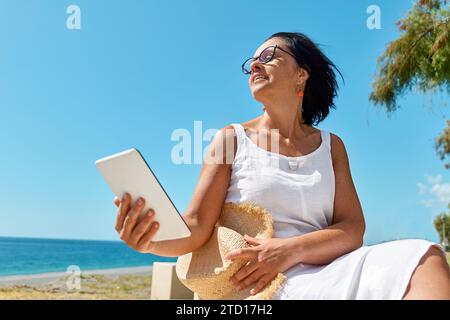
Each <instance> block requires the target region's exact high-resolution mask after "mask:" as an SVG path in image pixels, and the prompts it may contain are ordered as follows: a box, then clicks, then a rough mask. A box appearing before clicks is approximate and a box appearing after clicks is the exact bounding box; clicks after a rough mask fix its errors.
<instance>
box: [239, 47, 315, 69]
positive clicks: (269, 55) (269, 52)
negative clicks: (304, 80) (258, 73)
mask: <svg viewBox="0 0 450 320" xmlns="http://www.w3.org/2000/svg"><path fill="white" fill-rule="evenodd" d="M277 49H280V50H281V51H283V52H286V53H287V54H289V55H290V56H292V57H293V58H294V59H296V57H295V56H294V55H293V54H292V53H290V52H289V51H286V50H284V49H283V48H281V47H279V46H278V45H277V44H276V45H273V46H269V47H267V48H265V49H264V50H263V51H262V52H261V53H260V54H259V56H258V57H251V58H248V59H247V60H245V62H244V63H243V64H242V66H241V68H242V72H243V73H244V74H250V73H252V71H251V70H252V69H251V64H252V63H253V61H255V60H256V59H258V61H259V62H260V63H268V62H269V61H271V60H272V59H273V57H274V56H275V52H276V50H277ZM302 67H304V68H305V69H306V70H308V72H310V69H309V67H308V66H307V65H306V64H303V65H302Z"/></svg>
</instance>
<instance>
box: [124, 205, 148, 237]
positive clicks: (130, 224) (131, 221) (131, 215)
mask: <svg viewBox="0 0 450 320" xmlns="http://www.w3.org/2000/svg"><path fill="white" fill-rule="evenodd" d="M144 205H145V201H144V199H143V198H139V199H138V200H137V201H136V202H135V203H134V205H133V207H132V208H131V210H130V211H128V214H127V216H126V218H125V220H124V225H123V234H122V236H123V237H124V238H125V239H129V238H130V235H131V233H132V232H133V229H134V227H135V226H136V222H137V218H138V216H139V214H140V212H141V210H142V209H143V208H144ZM122 240H123V239H122Z"/></svg>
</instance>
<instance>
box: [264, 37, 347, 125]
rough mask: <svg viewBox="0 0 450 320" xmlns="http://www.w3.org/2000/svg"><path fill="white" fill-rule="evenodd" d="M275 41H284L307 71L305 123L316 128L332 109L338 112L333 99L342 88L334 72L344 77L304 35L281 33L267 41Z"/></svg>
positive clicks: (304, 99) (304, 100)
mask: <svg viewBox="0 0 450 320" xmlns="http://www.w3.org/2000/svg"><path fill="white" fill-rule="evenodd" d="M272 38H282V39H283V40H284V41H285V42H286V45H287V47H288V49H290V51H291V52H292V53H293V54H294V56H295V60H296V61H297V64H298V65H299V66H300V67H303V68H304V69H306V70H308V74H309V78H308V80H307V81H306V86H305V92H304V96H303V104H302V108H303V112H302V117H303V123H305V124H307V125H309V126H311V125H317V124H318V123H319V122H321V121H322V120H324V119H325V118H326V117H327V116H328V113H329V112H330V108H334V109H336V106H335V104H334V102H333V99H334V97H335V96H336V95H337V90H338V88H339V86H338V84H337V82H336V74H335V73H334V70H333V69H335V70H336V71H337V72H339V74H340V75H341V78H342V80H344V77H342V74H341V72H340V71H339V70H338V68H337V67H336V66H335V64H334V63H333V62H331V61H330V59H328V58H327V57H326V56H325V54H323V53H322V51H320V49H319V48H318V46H317V45H316V44H315V43H314V42H313V41H312V40H311V39H310V38H308V37H307V36H305V35H304V34H302V33H300V32H278V33H274V34H273V35H271V36H270V37H269V38H268V39H267V40H269V39H272ZM267 40H266V41H267ZM305 65H306V67H305ZM344 83H345V82H344Z"/></svg>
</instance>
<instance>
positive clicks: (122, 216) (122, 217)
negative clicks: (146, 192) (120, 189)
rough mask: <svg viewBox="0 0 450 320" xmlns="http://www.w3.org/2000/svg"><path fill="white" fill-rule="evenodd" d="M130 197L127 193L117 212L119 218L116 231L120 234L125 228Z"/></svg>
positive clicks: (117, 218)
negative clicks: (124, 223)
mask: <svg viewBox="0 0 450 320" xmlns="http://www.w3.org/2000/svg"><path fill="white" fill-rule="evenodd" d="M130 198H131V197H130V195H129V194H128V193H127V192H125V193H124V195H123V197H122V201H121V202H120V206H119V210H117V217H116V231H117V232H120V231H121V230H122V228H123V222H124V220H125V217H126V216H127V212H128V207H129V203H130V201H129V200H130Z"/></svg>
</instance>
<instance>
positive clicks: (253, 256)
mask: <svg viewBox="0 0 450 320" xmlns="http://www.w3.org/2000/svg"><path fill="white" fill-rule="evenodd" d="M244 239H245V240H246V241H247V242H248V243H249V244H250V245H252V246H251V247H248V248H241V249H237V250H233V251H231V252H229V253H228V254H227V255H226V256H225V258H226V259H228V260H234V259H245V260H248V263H247V264H246V265H245V266H243V267H242V268H241V269H239V271H238V272H236V273H235V274H234V275H233V276H232V277H231V278H230V281H231V282H232V283H233V284H234V285H236V287H237V288H238V289H239V290H242V289H245V288H247V287H248V286H249V285H252V284H254V286H253V288H252V290H251V291H250V293H251V294H252V295H254V294H256V293H258V292H259V291H261V290H262V289H263V288H264V287H265V286H266V285H267V284H268V283H270V282H271V281H272V280H273V279H274V278H275V277H276V276H277V274H278V273H279V272H284V271H286V270H287V269H289V268H290V267H291V266H293V265H294V264H295V262H294V256H293V252H292V249H290V247H289V244H290V242H289V238H286V239H283V238H269V239H258V238H253V237H250V236H248V235H245V236H244Z"/></svg>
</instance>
